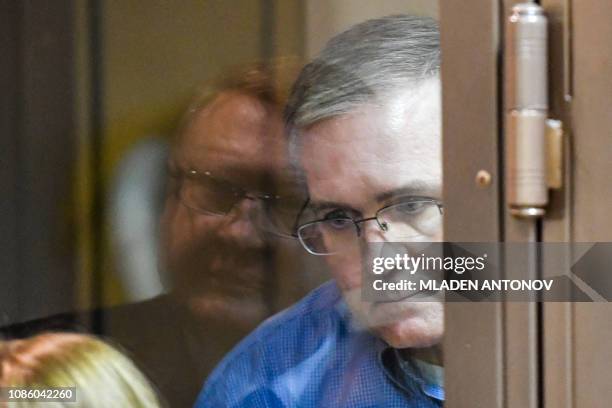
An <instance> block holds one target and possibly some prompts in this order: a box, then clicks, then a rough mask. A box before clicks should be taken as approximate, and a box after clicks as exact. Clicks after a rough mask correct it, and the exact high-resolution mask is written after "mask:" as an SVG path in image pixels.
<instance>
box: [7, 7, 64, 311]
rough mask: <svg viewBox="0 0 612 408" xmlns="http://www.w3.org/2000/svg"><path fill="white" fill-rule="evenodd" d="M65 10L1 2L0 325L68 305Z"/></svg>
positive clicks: (60, 309)
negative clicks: (1, 294) (0, 203)
mask: <svg viewBox="0 0 612 408" xmlns="http://www.w3.org/2000/svg"><path fill="white" fill-rule="evenodd" d="M6 3H14V4H6ZM72 10H73V3H72V1H71V0H60V1H55V2H52V3H51V2H40V1H22V2H5V4H3V5H2V11H3V12H4V11H6V12H7V14H3V16H2V21H3V22H5V21H4V20H5V19H9V20H10V21H6V23H7V25H6V26H4V24H2V25H3V31H4V32H5V33H7V34H8V31H12V33H11V34H10V35H7V37H5V41H6V40H8V41H11V42H12V43H11V44H10V45H9V46H8V49H7V48H5V47H7V45H6V44H4V45H3V51H5V50H6V51H7V55H8V58H7V59H8V63H7V64H6V66H5V64H3V68H2V76H3V78H2V82H3V85H4V84H7V87H6V88H5V87H4V86H3V87H2V89H3V91H4V90H5V89H6V90H7V95H4V96H6V97H8V98H10V100H7V101H6V102H7V108H6V111H5V114H7V122H6V125H5V126H10V127H11V129H10V130H6V129H3V134H2V140H3V141H2V144H3V145H6V146H7V150H6V151H4V150H3V151H2V153H3V155H4V154H9V155H11V158H10V159H9V160H7V161H6V162H5V161H4V160H3V161H2V163H3V165H4V163H6V165H7V167H6V169H5V172H3V174H2V175H1V176H0V178H2V183H3V184H5V183H6V185H8V186H10V188H9V189H8V191H7V196H6V198H8V202H7V203H6V204H5V205H7V206H8V207H10V208H9V209H8V210H7V212H6V213H5V212H2V215H1V216H2V218H3V219H7V218H8V220H9V222H8V223H7V226H8V228H9V229H8V230H7V231H3V232H2V235H3V237H2V238H3V239H2V241H3V242H2V243H3V244H4V239H5V236H4V234H5V233H8V234H11V236H10V237H9V239H10V242H9V243H8V244H7V246H6V248H5V250H7V251H10V258H11V259H10V262H9V263H8V265H7V266H6V268H5V266H4V265H2V268H3V269H2V272H1V273H2V274H7V275H6V276H5V278H3V281H4V282H3V283H6V284H7V286H5V287H3V288H6V289H8V290H10V291H11V292H12V294H11V295H9V296H8V299H11V298H13V301H14V302H15V304H14V305H12V306H10V307H9V308H8V313H7V315H8V316H6V319H3V321H1V322H0V323H12V322H16V321H19V320H27V319H31V318H36V317H41V316H44V315H47V314H53V313H57V312H60V311H67V310H70V309H72V308H73V306H74V296H73V289H74V287H73V282H74V263H73V257H72V256H73V243H74V241H73V229H72V227H73V220H72V218H71V215H70V214H71V210H72V208H71V206H72V205H73V202H72V177H73V164H74V161H75V142H74V104H73V102H74V100H73V88H74V84H73V77H74V67H73V59H72V57H73V37H72V34H73V31H72V27H73V14H72ZM3 109H4V105H3ZM3 147H4V146H3ZM3 198H4V197H3ZM3 210H4V208H3ZM3 248H4V245H3ZM6 279H8V280H9V282H6ZM2 303H3V302H2ZM2 306H3V305H0V307H2Z"/></svg>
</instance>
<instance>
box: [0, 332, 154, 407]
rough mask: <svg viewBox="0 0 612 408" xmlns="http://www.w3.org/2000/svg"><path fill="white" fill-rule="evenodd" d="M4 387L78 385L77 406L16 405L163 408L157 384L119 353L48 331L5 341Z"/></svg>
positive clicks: (0, 377)
mask: <svg viewBox="0 0 612 408" xmlns="http://www.w3.org/2000/svg"><path fill="white" fill-rule="evenodd" d="M0 387H28V388H30V387H31V388H45V387H47V388H48V387H75V388H76V403H75V402H65V403H61V402H58V403H55V404H51V403H49V402H40V403H36V402H25V401H24V402H19V403H13V404H12V405H11V406H14V407H36V406H41V407H49V406H56V407H62V406H66V407H161V406H163V404H162V403H161V401H160V399H159V397H158V396H157V394H156V392H155V391H154V389H153V387H152V385H151V383H150V382H149V381H148V380H147V379H146V377H145V376H144V375H143V374H142V373H141V372H140V371H139V370H138V369H137V368H136V366H135V365H134V363H132V361H130V359H128V358H127V357H126V356H124V355H123V354H122V353H121V352H119V351H118V350H117V349H115V348H113V347H112V346H110V345H109V344H107V343H105V342H103V341H101V340H98V339H96V338H94V337H93V336H88V335H83V334H73V333H45V334H40V335H37V336H35V337H32V338H29V339H24V340H12V341H7V342H2V341H0Z"/></svg>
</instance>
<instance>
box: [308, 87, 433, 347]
mask: <svg viewBox="0 0 612 408" xmlns="http://www.w3.org/2000/svg"><path fill="white" fill-rule="evenodd" d="M440 125H441V123H440V87H439V80H438V79H437V78H435V79H428V80H426V81H425V82H423V83H422V84H420V85H418V86H417V87H416V88H415V89H411V90H410V92H406V93H405V94H403V95H398V96H397V97H394V98H390V100H389V101H388V103H385V104H384V106H364V107H363V108H361V109H359V110H356V111H355V112H353V113H350V114H346V115H342V116H338V117H335V118H331V119H328V120H324V121H322V122H319V123H317V124H315V125H313V126H311V127H309V128H308V129H306V130H305V131H304V132H303V134H302V136H301V140H302V156H301V164H302V166H303V168H304V170H305V173H306V179H307V183H308V189H309V194H310V198H311V202H312V207H313V210H314V212H315V214H316V217H317V218H319V219H321V218H325V217H326V216H328V215H329V214H330V213H333V212H335V214H339V213H342V214H341V215H348V216H350V217H352V218H353V219H361V218H367V217H372V216H374V214H375V213H376V211H377V210H378V209H380V208H382V207H384V206H386V205H389V204H393V203H395V202H398V201H402V200H405V199H410V198H411V197H430V198H434V199H438V200H439V199H440V195H441V183H442V163H441V137H440ZM360 227H361V237H360V238H359V239H361V240H363V241H362V242H384V241H386V240H387V239H388V238H387V237H386V236H385V232H383V231H382V230H381V229H380V228H379V226H378V225H377V223H376V222H375V221H368V222H365V223H363V224H361V225H360ZM428 239H429V240H430V241H438V240H441V239H442V230H441V227H440V228H439V231H436V233H435V234H433V236H430V237H428ZM361 248H362V249H361V253H354V252H353V253H350V252H345V253H338V254H335V255H331V256H328V257H327V260H328V263H329V265H330V268H331V271H332V273H333V274H334V277H335V279H336V281H337V282H338V285H339V287H340V289H341V290H342V292H343V294H344V296H345V299H346V300H347V302H348V304H349V306H350V308H351V310H352V311H353V313H354V314H355V315H356V317H357V318H358V319H359V320H360V321H361V322H362V323H363V324H365V325H366V326H367V327H368V328H369V329H371V330H372V331H374V332H375V333H377V334H378V335H379V336H381V337H382V338H383V339H384V340H385V341H387V342H388V343H389V344H390V345H392V346H394V347H397V348H406V347H427V346H431V345H434V344H437V343H438V342H439V341H440V340H441V337H442V334H443V307H442V304H441V303H440V302H424V301H420V302H419V301H412V302H410V301H399V302H393V303H382V302H380V303H377V302H366V301H363V300H361V281H362V276H361V275H362V262H364V259H365V257H367V256H369V255H368V254H366V253H364V252H365V251H367V250H368V249H367V246H366V245H361Z"/></svg>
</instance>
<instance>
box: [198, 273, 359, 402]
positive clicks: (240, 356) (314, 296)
mask: <svg viewBox="0 0 612 408" xmlns="http://www.w3.org/2000/svg"><path fill="white" fill-rule="evenodd" d="M347 310H348V309H347V308H346V307H345V305H344V303H343V300H342V295H341V292H340V290H339V289H338V287H337V285H336V282H335V281H333V280H332V281H328V282H325V283H324V284H322V285H321V286H319V287H318V288H316V289H314V290H312V291H311V292H310V293H309V294H308V295H306V296H305V297H304V298H303V299H302V300H300V301H299V302H297V303H296V304H294V305H293V306H290V307H289V308H287V309H285V310H284V311H281V312H279V313H277V314H275V315H274V316H271V317H270V318H268V319H266V320H265V321H264V322H263V323H262V324H261V325H259V326H258V327H257V328H256V329H255V330H254V331H253V332H251V333H250V334H249V335H248V336H247V337H245V338H244V339H243V340H242V341H241V342H239V343H238V344H237V345H236V347H234V349H233V350H232V351H230V352H229V353H228V354H227V356H225V357H224V358H223V360H222V361H221V362H220V363H219V365H218V366H217V368H215V370H214V371H213V373H212V374H211V375H210V376H209V377H208V379H207V381H206V383H205V386H204V389H203V392H206V389H210V388H212V387H216V386H217V385H220V384H217V382H219V381H221V382H227V381H228V380H229V378H228V376H227V374H230V372H231V371H232V368H233V366H234V365H235V364H236V363H238V362H242V361H244V360H247V359H251V358H252V355H253V354H258V353H259V352H260V350H258V349H260V348H263V347H265V348H266V349H268V350H273V349H274V343H276V342H278V343H280V342H283V341H285V340H286V339H287V337H288V336H289V335H290V333H296V332H299V331H302V330H305V328H306V327H308V326H312V325H316V324H317V321H318V322H321V321H326V320H330V319H333V320H338V321H341V320H343V318H344V317H345V316H344V314H345V313H347Z"/></svg>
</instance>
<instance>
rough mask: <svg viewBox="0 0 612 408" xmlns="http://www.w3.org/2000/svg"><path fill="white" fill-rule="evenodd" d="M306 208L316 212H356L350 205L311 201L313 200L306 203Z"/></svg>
mask: <svg viewBox="0 0 612 408" xmlns="http://www.w3.org/2000/svg"><path fill="white" fill-rule="evenodd" d="M308 208H309V209H311V210H316V211H320V210H326V209H329V208H334V209H343V210H351V211H356V210H355V209H354V208H352V207H351V206H350V205H347V204H343V203H338V202H335V201H313V200H310V202H309V203H308Z"/></svg>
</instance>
